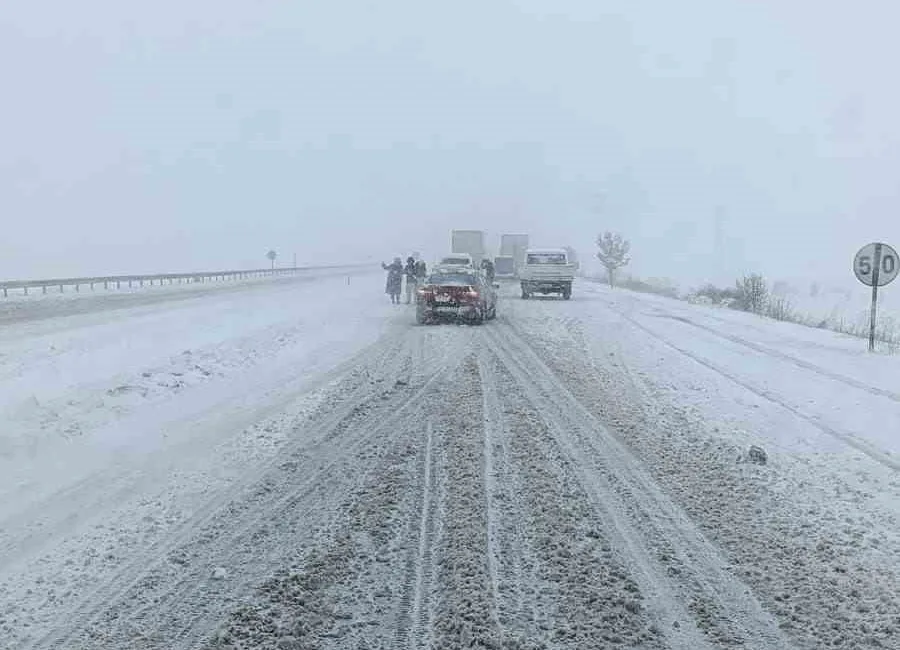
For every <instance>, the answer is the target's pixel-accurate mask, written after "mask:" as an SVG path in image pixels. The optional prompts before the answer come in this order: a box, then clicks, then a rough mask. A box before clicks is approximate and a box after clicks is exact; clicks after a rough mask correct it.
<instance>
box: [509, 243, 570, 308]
mask: <svg viewBox="0 0 900 650" xmlns="http://www.w3.org/2000/svg"><path fill="white" fill-rule="evenodd" d="M519 279H520V280H521V283H522V299H523V300H527V299H528V298H531V296H532V295H534V294H536V293H539V294H541V295H547V294H549V293H557V294H559V295H561V296H562V297H563V298H565V299H566V300H568V299H569V298H571V297H572V282H574V281H575V265H574V264H573V263H572V262H571V261H570V260H569V252H568V251H567V250H566V249H565V248H529V249H528V250H527V251H525V264H523V265H522V268H521V270H520V271H519Z"/></svg>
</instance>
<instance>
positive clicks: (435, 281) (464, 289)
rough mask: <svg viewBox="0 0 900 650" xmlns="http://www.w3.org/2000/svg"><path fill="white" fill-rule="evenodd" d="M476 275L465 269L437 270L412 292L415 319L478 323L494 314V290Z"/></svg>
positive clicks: (495, 312) (492, 317) (495, 302)
mask: <svg viewBox="0 0 900 650" xmlns="http://www.w3.org/2000/svg"><path fill="white" fill-rule="evenodd" d="M498 286H499V285H494V284H491V283H489V282H487V280H485V279H484V277H482V276H481V275H480V274H478V273H475V272H471V271H465V270H450V269H447V270H439V271H435V272H434V273H432V274H431V275H430V276H428V277H427V278H426V279H425V281H424V282H423V283H422V285H421V286H420V287H419V289H418V290H417V291H416V322H418V323H419V324H420V325H421V324H423V323H429V322H434V321H437V320H441V319H453V320H457V319H462V320H465V321H468V322H470V323H475V324H481V323H483V322H484V321H485V320H492V319H494V318H496V317H497V291H496V289H497V288H498Z"/></svg>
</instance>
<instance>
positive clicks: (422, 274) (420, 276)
mask: <svg viewBox="0 0 900 650" xmlns="http://www.w3.org/2000/svg"><path fill="white" fill-rule="evenodd" d="M426 277H428V265H427V264H425V260H419V261H418V262H416V282H417V283H418V284H422V283H423V282H425V278H426Z"/></svg>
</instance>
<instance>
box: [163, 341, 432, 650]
mask: <svg viewBox="0 0 900 650" xmlns="http://www.w3.org/2000/svg"><path fill="white" fill-rule="evenodd" d="M409 361H410V358H409V357H407V358H406V359H404V361H403V363H401V364H400V366H399V372H392V373H391V375H390V380H389V381H388V382H387V383H389V384H393V382H394V381H395V380H396V378H398V377H404V378H405V377H407V376H408V375H409V366H408V362H409ZM445 372H446V369H445V368H444V367H438V368H434V369H432V371H431V373H430V374H429V375H428V376H427V378H426V379H425V381H424V383H423V384H422V385H421V386H420V387H417V388H412V387H410V388H403V389H402V390H403V391H404V393H405V394H403V395H402V397H401V399H400V401H399V402H394V401H388V402H384V403H383V404H380V405H376V408H375V409H374V410H373V412H372V413H371V414H366V415H364V417H363V419H362V420H360V421H355V422H351V423H349V429H350V432H351V435H350V437H349V439H342V438H338V439H336V440H334V444H333V448H332V449H330V450H329V449H318V450H314V451H313V452H311V453H314V454H315V455H317V456H319V455H322V456H324V457H325V458H326V459H327V458H329V457H330V456H333V455H334V454H337V456H336V457H335V458H334V459H333V460H328V461H326V463H324V464H323V463H321V461H319V462H317V463H316V464H317V467H315V468H314V469H313V472H312V473H311V474H309V475H308V478H306V479H305V480H304V481H303V482H302V484H301V486H300V487H299V489H298V488H291V489H290V491H289V492H287V493H285V494H284V495H283V496H282V497H280V498H278V499H277V500H276V501H275V502H274V503H271V504H263V508H262V509H261V510H260V512H258V513H254V514H253V515H252V516H251V517H250V518H241V519H240V520H239V521H240V522H241V525H240V526H239V527H238V528H237V529H236V530H235V532H233V533H232V532H229V533H228V535H227V536H226V538H225V540H224V542H223V541H222V540H219V541H217V544H218V546H219V547H220V548H223V549H226V553H225V554H224V556H223V555H220V556H218V558H217V561H216V564H218V565H220V566H225V567H228V566H242V565H245V564H247V563H248V562H252V563H253V564H254V566H255V568H256V571H255V572H251V573H250V574H249V575H247V576H246V579H244V580H243V581H242V583H241V584H240V585H234V586H232V591H234V592H235V593H237V594H240V593H245V592H247V591H249V590H250V589H251V586H252V584H254V582H257V581H258V579H259V578H260V577H261V576H262V575H263V574H265V572H267V571H270V570H271V567H272V566H275V565H277V564H278V558H277V557H276V556H277V555H279V554H281V553H282V549H281V548H280V547H279V545H277V544H276V545H275V546H274V547H272V548H271V549H270V550H269V551H268V552H263V551H262V550H261V549H260V548H259V546H258V544H257V543H254V542H253V538H254V536H255V535H256V534H257V533H258V531H265V533H264V534H265V535H272V534H273V533H274V531H275V530H276V529H284V530H288V531H296V530H301V529H306V528H309V527H310V524H311V523H312V522H313V521H321V520H322V517H327V516H328V513H329V512H335V511H337V510H338V509H339V508H337V507H330V506H328V505H327V504H329V503H333V502H334V500H335V499H337V498H338V497H341V496H343V495H344V494H346V492H347V488H348V487H349V485H350V484H351V483H352V482H353V476H354V474H355V472H354V471H353V464H352V463H350V464H348V465H347V467H346V468H344V467H343V463H344V461H349V460H351V459H353V458H355V457H356V456H357V452H359V451H360V450H361V449H362V448H363V447H364V446H365V445H367V444H369V443H376V447H375V454H376V455H377V454H379V453H381V452H382V451H383V450H384V449H385V448H386V447H387V446H388V444H387V441H388V440H390V439H391V438H392V437H394V433H393V432H394V430H395V428H397V425H398V424H400V423H401V422H404V421H405V420H406V419H407V418H409V417H410V414H411V411H413V410H415V409H416V408H417V406H418V404H419V402H420V401H421V399H422V398H423V397H424V396H425V395H426V394H428V393H429V392H431V391H432V390H433V388H434V386H435V384H436V383H437V382H439V381H440V380H441V379H442V378H443V376H444V374H445ZM404 381H405V379H404ZM358 408H361V409H364V406H363V405H362V404H360V405H358ZM360 412H361V413H364V410H362V411H360ZM400 428H401V429H402V427H400ZM323 452H324V453H323ZM293 472H294V473H298V474H304V471H303V469H302V468H297V469H296V470H293ZM348 478H349V479H350V482H349V483H348ZM273 489H274V490H283V484H276V485H275V486H274V488H273ZM317 511H321V513H322V514H321V515H320V516H319V518H318V519H316V518H314V517H313V516H312V515H313V514H314V513H315V512H317ZM292 522H294V523H292ZM295 537H296V541H297V542H300V541H303V539H304V536H303V535H297V536H295ZM229 540H231V541H229ZM231 549H234V550H231ZM199 578H200V576H199V575H197V576H194V577H193V578H192V579H187V580H184V579H183V580H182V588H181V589H180V590H178V591H176V592H173V593H171V594H169V595H167V600H168V601H169V602H172V603H174V604H175V606H178V605H177V604H178V603H183V602H191V601H192V600H196V599H197V596H198V595H202V593H203V592H204V591H206V590H207V587H209V586H210V580H209V578H208V577H207V579H206V580H201V579H199ZM158 606H159V605H158V603H157V602H155V601H154V602H151V603H149V604H148V606H147V608H146V609H147V611H150V612H153V611H155V609H156V608H158ZM218 619H219V615H218V613H216V612H211V613H210V614H209V615H205V614H204V615H201V616H198V617H195V618H194V619H193V620H191V621H189V624H188V625H187V626H184V627H182V629H180V630H177V631H175V633H174V634H169V635H167V638H168V639H170V640H169V642H168V643H167V645H166V646H165V647H166V650H170V649H174V648H192V647H194V644H195V643H196V642H197V641H198V640H199V639H201V638H202V637H203V636H204V635H206V634H208V632H209V630H210V629H211V628H212V626H214V624H215V623H216V622H217V621H218Z"/></svg>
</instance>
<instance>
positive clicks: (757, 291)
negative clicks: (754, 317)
mask: <svg viewBox="0 0 900 650" xmlns="http://www.w3.org/2000/svg"><path fill="white" fill-rule="evenodd" d="M737 291H738V306H739V307H740V308H741V309H743V310H744V311H751V312H753V313H754V314H761V313H763V310H765V308H766V305H767V304H768V302H769V288H768V286H766V279H765V278H764V277H763V276H761V275H760V274H759V273H751V274H750V275H745V276H744V277H742V278H741V279H740V280H738V281H737Z"/></svg>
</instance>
